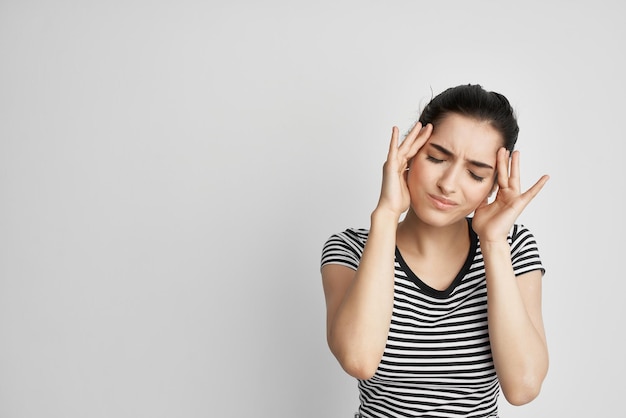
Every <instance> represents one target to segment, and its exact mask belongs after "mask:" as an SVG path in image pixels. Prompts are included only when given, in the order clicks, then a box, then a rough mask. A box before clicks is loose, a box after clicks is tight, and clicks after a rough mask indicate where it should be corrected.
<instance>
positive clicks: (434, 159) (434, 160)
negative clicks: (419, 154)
mask: <svg viewBox="0 0 626 418" xmlns="http://www.w3.org/2000/svg"><path fill="white" fill-rule="evenodd" d="M426 159H427V160H428V161H430V162H432V163H435V164H441V163H442V162H443V160H440V159H439V158H435V157H433V156H432V155H428V156H427V157H426Z"/></svg>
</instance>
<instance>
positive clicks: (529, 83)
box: [0, 0, 626, 418]
mask: <svg viewBox="0 0 626 418" xmlns="http://www.w3.org/2000/svg"><path fill="white" fill-rule="evenodd" d="M622 4H623V3H622V2H619V1H584V2H583V1H561V2H543V1H542V2H539V1H526V2H496V1H489V2H488V1H471V2H470V1H468V2H463V1H457V2H452V1H429V2H423V1H315V2H312V1H311V2H294V1H286V0H285V1H264V2H255V1H246V2H227V1H219V2H217V1H214V2H210V1H209V2H206V1H204V2H202V1H187V0H183V1H176V2H175V1H163V0H157V1H147V0H145V1H141V0H127V1H118V0H115V1H106V2H105V1H99V2H96V1H70V0H66V1H56V2H46V1H42V0H32V1H28V0H27V1H18V0H2V1H0V193H1V195H0V199H1V200H0V418H42V417H50V418H53V417H54V418H56V417H58V418H85V417H98V418H100V417H112V418H113V417H114V418H127V417H128V418H137V417H151V418H158V417H164V418H165V417H167V418H171V417H184V418H187V417H189V418H196V417H198V418H200V417H248V416H254V417H279V418H283V417H284V418H292V417H310V418H319V417H325V418H335V417H337V418H340V417H349V416H351V415H350V414H351V413H352V412H353V411H354V408H355V407H356V404H357V392H356V385H355V382H354V380H353V379H352V378H350V377H348V376H347V375H346V374H345V373H343V371H342V370H341V369H340V367H339V365H338V364H337V363H336V361H335V359H334V358H333V357H332V355H331V354H330V353H329V351H328V349H327V347H326V342H325V334H324V309H325V307H324V299H323V292H322V287H321V280H320V277H319V271H318V268H319V267H318V265H319V255H320V250H321V246H322V244H323V242H324V240H325V239H326V238H327V237H328V235H330V234H331V233H333V232H336V231H338V230H342V229H344V228H346V227H349V226H355V227H361V226H367V225H368V220H369V214H370V212H371V210H372V209H373V208H374V205H375V203H376V200H377V197H378V190H379V184H380V175H381V167H382V163H383V161H384V158H385V154H386V149H387V144H388V140H389V135H390V132H391V127H392V126H393V125H398V126H399V127H400V129H401V130H402V131H405V130H407V129H408V128H409V127H410V126H411V124H412V123H413V122H414V120H415V119H416V117H417V115H418V113H419V110H420V109H421V107H422V106H423V105H424V104H425V103H426V102H427V101H428V99H429V98H430V96H431V91H432V92H433V93H435V94H436V93H438V92H440V91H441V90H443V89H444V88H446V87H449V86H452V85H456V84H461V83H480V84H482V85H483V86H484V87H486V88H487V89H490V90H496V91H500V92H502V93H504V94H505V95H507V97H509V99H510V100H511V101H512V103H513V104H514V106H515V108H516V109H517V112H518V116H519V122H520V125H521V134H520V140H519V149H520V150H521V151H522V176H523V185H524V186H525V187H528V186H529V185H530V184H531V183H532V182H534V181H535V179H537V178H538V177H539V176H540V175H541V174H544V173H547V174H550V175H551V177H552V178H551V180H550V181H549V183H548V184H547V186H546V187H545V189H544V190H543V191H542V192H541V194H540V195H539V196H538V197H537V199H536V200H535V201H534V202H532V203H531V206H530V207H529V208H528V209H527V211H526V212H525V213H524V214H523V215H522V217H521V218H520V221H521V222H522V223H525V224H526V225H528V226H529V227H530V228H531V229H532V230H533V231H534V233H535V235H536V237H537V239H538V241H539V244H540V248H541V250H542V255H543V258H544V262H545V265H546V268H547V274H546V276H545V282H544V283H545V296H544V306H545V322H546V327H547V332H548V337H549V342H550V351H551V369H550V373H549V376H548V378H547V380H546V382H545V385H544V388H543V392H542V393H541V395H540V397H539V398H538V399H537V400H536V401H535V402H533V403H532V404H530V405H527V406H524V407H520V408H514V407H511V406H508V405H507V404H506V402H505V401H504V399H502V402H501V405H502V406H501V415H502V416H503V417H505V418H513V417H548V416H558V417H574V416H576V417H579V416H586V417H590V416H603V415H611V416H615V413H617V412H618V411H623V406H622V401H623V393H624V383H623V376H624V374H625V373H626V369H625V367H624V366H625V364H624V352H625V347H624V342H623V329H624V325H623V319H624V313H625V312H624V303H623V298H622V292H623V290H624V285H623V282H624V268H623V266H622V265H621V263H620V262H619V260H620V259H621V258H623V250H624V244H623V237H624V235H625V233H626V231H625V228H624V209H623V200H621V199H623V194H624V180H625V179H626V176H625V171H624V168H623V158H624V151H625V146H624V140H625V133H624V132H625V130H624V114H625V112H624V111H625V110H626V109H625V106H624V97H625V96H626V82H625V81H624V80H625V77H624V74H625V73H626V61H625V54H624V50H625V41H626V26H625V25H624V20H623V17H624V6H623V5H622Z"/></svg>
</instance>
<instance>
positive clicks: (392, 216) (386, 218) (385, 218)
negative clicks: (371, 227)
mask: <svg viewBox="0 0 626 418" xmlns="http://www.w3.org/2000/svg"><path fill="white" fill-rule="evenodd" d="M401 215H402V214H401V213H397V212H395V211H393V210H391V209H387V208H384V207H380V206H377V207H376V209H374V211H373V212H372V214H371V215H370V220H371V222H372V223H374V222H376V223H379V222H382V223H387V222H392V223H395V224H397V223H398V221H399V220H400V216H401Z"/></svg>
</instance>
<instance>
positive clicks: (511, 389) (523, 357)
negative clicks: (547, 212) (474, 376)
mask: <svg viewBox="0 0 626 418" xmlns="http://www.w3.org/2000/svg"><path fill="white" fill-rule="evenodd" d="M481 249H482V253H483V258H484V263H485V270H486V274H487V300H488V302H487V303H488V321H489V337H490V341H491V350H492V354H493V359H494V365H495V368H496V372H497V374H498V379H499V381H500V386H501V387H502V390H503V393H504V395H505V397H506V398H507V400H509V402H511V403H513V404H523V403H527V402H529V401H530V400H532V399H533V398H534V397H535V396H537V394H538V393H539V390H540V388H541V384H542V382H543V379H544V378H545V376H546V373H547V370H548V350H547V345H546V341H545V335H544V333H543V329H542V328H541V329H539V328H538V326H537V324H536V323H534V322H533V320H532V317H531V315H530V314H529V311H528V306H526V304H525V301H524V298H523V297H522V294H521V292H520V288H519V284H518V279H517V278H516V277H515V275H514V273H513V268H512V266H511V258H510V257H511V255H510V247H509V245H508V243H507V242H506V241H504V240H503V241H502V242H497V243H484V244H483V243H482V242H481Z"/></svg>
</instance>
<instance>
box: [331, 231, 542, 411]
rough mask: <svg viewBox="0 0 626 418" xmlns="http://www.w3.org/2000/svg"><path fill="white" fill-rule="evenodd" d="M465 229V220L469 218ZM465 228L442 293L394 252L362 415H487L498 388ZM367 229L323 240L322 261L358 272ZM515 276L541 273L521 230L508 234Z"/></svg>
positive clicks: (478, 267)
mask: <svg viewBox="0 0 626 418" xmlns="http://www.w3.org/2000/svg"><path fill="white" fill-rule="evenodd" d="M468 222H470V225H471V219H468ZM469 229H470V238H471V240H470V242H471V248H470V251H469V253H468V257H467V260H466V262H465V265H464V266H463V269H462V270H461V271H460V272H459V274H458V276H457V277H456V278H455V280H454V281H453V283H452V285H451V286H450V287H449V288H448V289H446V290H444V291H439V290H436V289H433V288H431V287H429V286H428V285H426V284H425V283H423V282H422V281H421V280H420V279H419V278H418V277H417V276H415V274H413V272H412V271H411V270H410V269H409V268H408V266H407V264H406V263H405V262H404V260H403V259H402V255H401V254H400V252H399V251H397V250H396V258H395V291H394V307H393V314H392V318H391V324H390V328H389V335H388V338H387V345H386V347H385V351H384V354H383V357H382V359H381V361H380V364H379V366H378V370H377V371H376V374H375V375H374V376H373V377H372V378H371V379H369V380H359V381H358V387H359V393H360V395H359V397H360V400H361V405H360V407H359V413H360V414H361V415H362V416H363V417H367V418H378V417H398V418H400V417H403V418H405V417H441V418H445V417H448V418H449V417H457V418H458V417H490V416H496V415H497V401H498V395H499V385H498V380H497V376H496V373H495V370H494V366H493V360H492V357H491V348H490V344H489V333H488V328H487V287H486V283H485V268H484V263H483V257H482V253H481V251H480V243H479V241H478V238H477V237H476V234H475V233H474V232H473V231H472V230H471V228H469ZM368 234H369V231H368V230H366V229H347V230H345V231H343V232H341V233H338V234H334V235H332V236H331V237H330V238H329V239H328V240H327V241H326V243H325V245H324V248H323V251H322V260H321V264H322V265H325V264H341V265H345V266H347V267H349V268H352V269H354V270H356V269H357V268H358V265H359V260H360V258H361V255H362V253H363V248H364V246H365V242H366V241H367V237H368ZM508 239H509V244H510V246H511V261H512V265H513V269H514V272H515V274H516V275H520V274H523V273H526V272H529V271H532V270H537V269H540V270H542V271H543V266H542V263H541V259H540V257H539V252H538V250H537V244H536V242H535V239H534V237H533V235H532V234H531V233H530V232H529V231H528V229H527V228H525V227H524V226H523V225H514V227H513V228H512V229H511V232H510V234H509V238H508Z"/></svg>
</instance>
